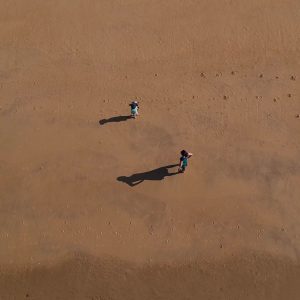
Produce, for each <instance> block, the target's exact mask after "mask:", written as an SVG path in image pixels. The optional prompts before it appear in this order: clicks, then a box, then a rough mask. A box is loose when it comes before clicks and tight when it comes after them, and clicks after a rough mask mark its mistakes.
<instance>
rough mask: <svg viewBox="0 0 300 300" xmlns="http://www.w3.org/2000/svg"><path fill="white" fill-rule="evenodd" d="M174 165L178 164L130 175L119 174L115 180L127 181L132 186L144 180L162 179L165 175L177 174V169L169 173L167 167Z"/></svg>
mask: <svg viewBox="0 0 300 300" xmlns="http://www.w3.org/2000/svg"><path fill="white" fill-rule="evenodd" d="M176 166H177V167H178V164H175V165H168V166H164V167H160V168H158V169H154V170H151V171H148V172H144V173H136V174H133V175H131V176H119V177H118V178H117V180H118V181H122V182H124V183H127V184H128V185H130V186H132V187H133V186H136V185H138V184H140V183H142V182H143V181H144V180H163V179H164V178H165V177H167V176H173V175H176V174H179V172H178V171H176V172H175V173H169V170H168V169H170V168H173V167H176Z"/></svg>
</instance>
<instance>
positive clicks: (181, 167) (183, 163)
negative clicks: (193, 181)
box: [178, 150, 193, 173]
mask: <svg viewBox="0 0 300 300" xmlns="http://www.w3.org/2000/svg"><path fill="white" fill-rule="evenodd" d="M180 154H181V157H180V162H179V169H178V172H180V173H184V171H185V169H186V167H187V165H188V159H189V158H190V157H191V156H192V155H193V153H189V152H187V151H185V150H182V151H181V152H180Z"/></svg>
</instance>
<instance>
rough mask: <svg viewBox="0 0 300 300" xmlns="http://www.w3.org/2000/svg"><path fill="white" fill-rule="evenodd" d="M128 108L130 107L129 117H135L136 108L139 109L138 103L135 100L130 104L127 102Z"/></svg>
mask: <svg viewBox="0 0 300 300" xmlns="http://www.w3.org/2000/svg"><path fill="white" fill-rule="evenodd" d="M129 106H130V108H131V117H132V118H136V117H137V116H138V114H139V113H138V109H139V103H138V102H137V101H133V102H131V104H129Z"/></svg>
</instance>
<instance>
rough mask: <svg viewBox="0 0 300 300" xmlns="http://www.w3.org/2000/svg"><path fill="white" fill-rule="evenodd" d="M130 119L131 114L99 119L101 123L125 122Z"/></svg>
mask: <svg viewBox="0 0 300 300" xmlns="http://www.w3.org/2000/svg"><path fill="white" fill-rule="evenodd" d="M128 119H131V116H117V117H111V118H109V119H102V120H100V121H99V124H100V125H104V124H106V123H116V122H124V121H127V120H128Z"/></svg>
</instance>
